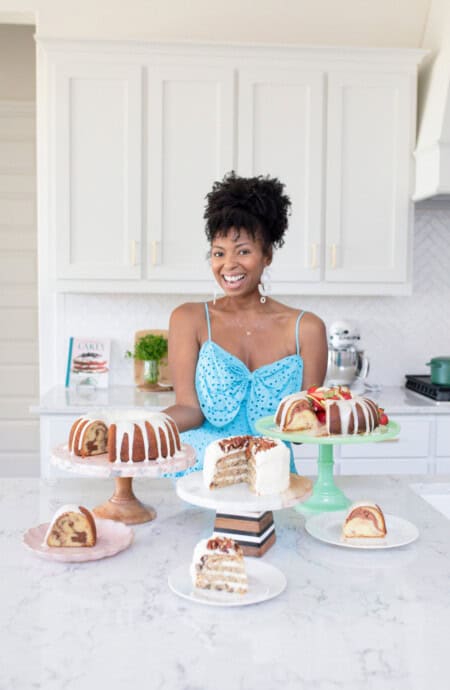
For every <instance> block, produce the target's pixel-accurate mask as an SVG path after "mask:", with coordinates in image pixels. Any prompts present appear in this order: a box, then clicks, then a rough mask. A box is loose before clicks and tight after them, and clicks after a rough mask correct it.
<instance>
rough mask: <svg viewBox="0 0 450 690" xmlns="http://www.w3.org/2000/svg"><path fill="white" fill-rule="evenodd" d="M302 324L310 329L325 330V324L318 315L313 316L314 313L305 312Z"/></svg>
mask: <svg viewBox="0 0 450 690" xmlns="http://www.w3.org/2000/svg"><path fill="white" fill-rule="evenodd" d="M301 323H302V324H303V326H306V327H307V328H308V329H313V330H323V329H324V328H325V324H324V322H323V321H322V319H321V318H320V317H319V316H317V314H313V312H312V311H305V312H304V314H303V316H302V320H301Z"/></svg>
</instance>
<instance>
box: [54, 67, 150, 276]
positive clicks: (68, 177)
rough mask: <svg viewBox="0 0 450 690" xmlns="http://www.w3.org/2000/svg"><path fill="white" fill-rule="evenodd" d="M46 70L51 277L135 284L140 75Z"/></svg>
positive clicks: (132, 70)
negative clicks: (53, 245) (49, 93)
mask: <svg viewBox="0 0 450 690" xmlns="http://www.w3.org/2000/svg"><path fill="white" fill-rule="evenodd" d="M53 69H54V71H53V77H54V78H53V80H52V81H51V85H52V86H51V89H52V91H53V93H52V104H53V111H54V112H53V117H52V119H51V122H50V124H49V126H50V129H51V132H50V142H51V145H52V146H53V155H52V156H51V158H50V161H51V163H50V166H52V165H54V169H53V170H51V171H50V179H51V180H52V181H53V183H52V187H51V191H50V193H51V195H52V197H53V198H52V202H51V208H53V209H54V214H53V218H54V228H53V233H54V234H53V236H54V237H55V238H56V277H57V278H58V279H64V278H69V279H70V278H88V279H89V278H92V279H99V278H100V279H107V278H111V279H122V280H127V279H136V278H139V277H140V272H141V269H140V265H139V249H140V247H139V245H140V240H141V136H142V134H141V91H142V83H141V82H142V76H141V72H142V69H141V68H140V67H139V66H138V65H122V64H117V63H116V62H114V61H112V62H111V63H107V62H96V61H94V60H92V61H91V62H89V63H87V62H78V61H75V60H73V59H71V60H70V61H67V62H66V61H60V62H58V63H57V64H56V65H54V68H53Z"/></svg>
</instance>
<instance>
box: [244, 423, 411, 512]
mask: <svg viewBox="0 0 450 690" xmlns="http://www.w3.org/2000/svg"><path fill="white" fill-rule="evenodd" d="M255 427H256V430H257V431H258V432H259V433H260V434H263V435H264V436H269V437H271V438H279V439H281V440H282V441H289V442H290V443H315V444H317V445H318V446H319V452H318V459H317V463H318V464H317V468H318V472H317V479H316V482H315V484H314V488H313V492H312V496H311V498H309V499H308V500H307V501H305V502H304V503H301V504H298V505H296V506H295V509H296V510H298V511H299V512H301V513H306V514H311V513H323V512H330V511H332V510H345V509H346V508H348V506H349V505H350V504H351V501H350V499H349V498H347V496H346V495H345V494H344V492H343V491H342V490H341V489H340V488H339V487H338V486H336V484H335V482H334V476H333V465H334V458H333V446H338V445H339V446H340V445H344V444H356V443H379V442H380V441H390V440H392V439H393V438H395V437H396V436H398V434H399V433H400V425H399V424H397V422H392V421H391V422H389V424H387V425H386V426H382V427H378V428H377V429H375V430H374V431H372V432H371V433H370V434H355V435H353V434H351V435H339V436H336V435H335V436H314V435H312V434H305V433H301V432H298V431H280V429H279V428H278V427H277V425H276V424H275V421H274V418H273V416H269V417H262V418H261V419H258V421H257V422H256V424H255Z"/></svg>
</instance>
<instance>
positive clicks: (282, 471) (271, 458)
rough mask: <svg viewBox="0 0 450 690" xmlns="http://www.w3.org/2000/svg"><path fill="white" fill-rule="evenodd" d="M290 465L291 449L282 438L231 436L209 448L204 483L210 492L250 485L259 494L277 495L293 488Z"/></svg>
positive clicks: (204, 467) (212, 444)
mask: <svg viewBox="0 0 450 690" xmlns="http://www.w3.org/2000/svg"><path fill="white" fill-rule="evenodd" d="M289 463H290V452H289V449H288V448H287V446H286V445H285V444H284V443H283V442H282V441H279V440H278V439H272V438H266V437H264V436H231V437H230V438H223V439H220V440H218V441H213V443H210V445H209V446H208V447H207V448H206V451H205V458H204V463H203V481H204V484H205V486H207V487H208V489H218V488H222V487H225V486H230V485H232V484H239V483H241V482H246V483H247V484H248V485H249V488H250V491H252V492H253V493H255V494H258V495H269V494H277V493H281V492H283V491H285V490H286V489H287V488H288V487H289V481H290V476H289Z"/></svg>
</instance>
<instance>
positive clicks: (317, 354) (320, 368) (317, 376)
mask: <svg viewBox="0 0 450 690" xmlns="http://www.w3.org/2000/svg"><path fill="white" fill-rule="evenodd" d="M299 328H300V345H301V350H300V354H301V356H302V359H303V382H302V389H303V390H306V389H307V388H310V387H311V386H321V385H322V384H323V382H324V379H325V374H326V373H327V364H328V342H327V332H326V328H325V324H324V322H323V321H322V320H321V319H319V317H318V316H316V315H315V314H311V313H310V312H307V313H306V314H305V315H304V316H303V317H302V320H301V321H300V327H299Z"/></svg>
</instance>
